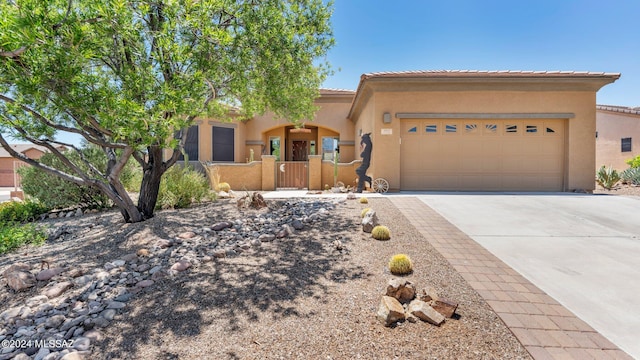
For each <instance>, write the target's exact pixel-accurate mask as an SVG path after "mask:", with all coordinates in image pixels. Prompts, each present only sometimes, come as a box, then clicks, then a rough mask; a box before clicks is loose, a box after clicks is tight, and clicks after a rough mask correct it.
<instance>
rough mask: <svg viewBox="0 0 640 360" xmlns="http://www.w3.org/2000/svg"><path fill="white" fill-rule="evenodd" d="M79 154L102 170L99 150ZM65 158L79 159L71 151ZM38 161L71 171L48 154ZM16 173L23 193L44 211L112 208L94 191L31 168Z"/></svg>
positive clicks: (102, 159) (104, 198)
mask: <svg viewBox="0 0 640 360" xmlns="http://www.w3.org/2000/svg"><path fill="white" fill-rule="evenodd" d="M82 154H83V156H84V157H85V158H86V159H87V160H88V161H89V162H90V163H91V164H93V165H94V166H95V167H97V168H98V169H102V170H104V169H105V167H106V162H107V159H106V155H105V154H104V153H103V152H102V151H100V149H97V148H86V149H82ZM67 155H68V156H69V158H71V159H74V160H75V159H79V157H80V155H79V154H78V153H77V152H76V151H73V150H71V151H70V152H69V153H67ZM40 161H41V162H42V163H43V164H45V165H49V166H51V167H54V168H58V169H61V170H64V171H70V170H69V169H68V168H67V167H66V166H65V165H64V164H63V163H62V161H60V159H58V158H57V157H56V156H55V155H53V154H51V153H47V154H44V155H42V157H41V158H40ZM18 172H19V174H20V176H21V177H22V191H24V193H25V194H26V195H28V196H31V197H32V198H34V199H35V200H37V201H39V202H40V203H41V204H42V205H43V206H44V207H46V208H49V209H62V208H67V207H72V206H78V205H80V206H83V207H93V208H103V207H108V206H111V201H110V200H109V198H108V197H107V196H106V195H105V194H103V193H102V192H100V190H98V189H97V188H93V187H89V186H85V185H78V184H76V183H72V182H70V181H67V180H64V179H62V178H60V177H58V176H55V175H53V174H49V173H47V172H45V171H43V170H40V169H38V168H35V167H32V166H24V167H22V168H20V169H19V170H18Z"/></svg>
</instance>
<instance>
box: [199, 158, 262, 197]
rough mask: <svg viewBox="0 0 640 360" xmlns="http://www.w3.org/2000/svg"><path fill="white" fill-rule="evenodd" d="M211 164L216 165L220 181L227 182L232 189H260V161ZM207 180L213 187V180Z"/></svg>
mask: <svg viewBox="0 0 640 360" xmlns="http://www.w3.org/2000/svg"><path fill="white" fill-rule="evenodd" d="M213 166H217V167H218V174H219V175H220V181H221V182H226V183H229V186H230V187H231V189H232V190H236V191H240V190H245V189H246V190H252V191H253V190H262V163H261V162H259V161H254V162H252V163H248V164H233V163H219V164H215V165H213ZM209 167H211V165H209ZM209 181H210V184H211V188H212V189H213V188H214V187H213V180H212V179H209Z"/></svg>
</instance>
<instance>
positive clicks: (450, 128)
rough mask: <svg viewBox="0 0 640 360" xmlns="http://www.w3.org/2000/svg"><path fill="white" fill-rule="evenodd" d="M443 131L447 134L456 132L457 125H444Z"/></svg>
mask: <svg viewBox="0 0 640 360" xmlns="http://www.w3.org/2000/svg"><path fill="white" fill-rule="evenodd" d="M445 131H446V132H448V133H454V132H456V131H458V125H446V126H445Z"/></svg>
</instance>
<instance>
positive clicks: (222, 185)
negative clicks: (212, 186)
mask: <svg viewBox="0 0 640 360" xmlns="http://www.w3.org/2000/svg"><path fill="white" fill-rule="evenodd" d="M218 190H220V191H224V192H229V190H231V186H230V185H229V183H226V182H221V183H220V184H218Z"/></svg>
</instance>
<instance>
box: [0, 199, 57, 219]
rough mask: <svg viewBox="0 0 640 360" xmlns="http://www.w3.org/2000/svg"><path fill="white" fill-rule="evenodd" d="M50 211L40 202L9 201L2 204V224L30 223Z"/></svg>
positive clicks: (0, 216)
mask: <svg viewBox="0 0 640 360" xmlns="http://www.w3.org/2000/svg"><path fill="white" fill-rule="evenodd" d="M49 210H50V209H49V208H47V207H46V206H44V205H42V204H41V203H39V202H36V201H32V200H27V201H24V202H23V201H7V202H3V203H2V204H0V224H4V223H10V222H20V223H24V222H29V221H33V220H36V219H37V218H38V217H39V216H40V215H41V214H44V213H46V212H47V211H49Z"/></svg>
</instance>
